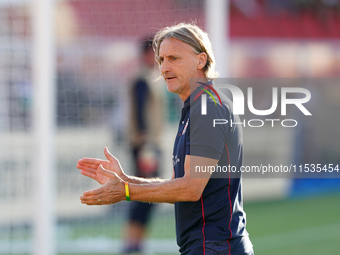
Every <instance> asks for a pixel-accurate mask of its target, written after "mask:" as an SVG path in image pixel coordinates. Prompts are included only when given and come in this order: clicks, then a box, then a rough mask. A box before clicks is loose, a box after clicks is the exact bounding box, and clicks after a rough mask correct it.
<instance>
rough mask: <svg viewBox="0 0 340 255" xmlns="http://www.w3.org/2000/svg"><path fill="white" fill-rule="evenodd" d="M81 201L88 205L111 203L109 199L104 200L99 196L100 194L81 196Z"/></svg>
mask: <svg viewBox="0 0 340 255" xmlns="http://www.w3.org/2000/svg"><path fill="white" fill-rule="evenodd" d="M80 202H81V203H82V204H86V205H106V204H109V203H108V202H107V201H105V200H103V198H98V196H96V197H94V196H93V197H84V196H81V197H80Z"/></svg>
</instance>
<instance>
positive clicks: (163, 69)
mask: <svg viewBox="0 0 340 255" xmlns="http://www.w3.org/2000/svg"><path fill="white" fill-rule="evenodd" d="M168 72H170V66H169V65H168V63H167V61H165V60H164V61H163V63H162V64H161V73H162V75H163V77H164V76H165V75H166V73H168Z"/></svg>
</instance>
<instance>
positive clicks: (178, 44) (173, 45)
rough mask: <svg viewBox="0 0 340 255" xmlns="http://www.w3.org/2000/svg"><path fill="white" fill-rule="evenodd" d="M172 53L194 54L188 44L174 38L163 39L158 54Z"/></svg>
mask: <svg viewBox="0 0 340 255" xmlns="http://www.w3.org/2000/svg"><path fill="white" fill-rule="evenodd" d="M173 54H194V51H193V49H192V48H191V46H190V45H189V44H186V43H184V42H182V41H180V40H177V39H175V38H168V39H165V40H164V41H163V42H162V43H161V45H160V47H159V56H160V57H161V56H162V57H163V56H166V55H173Z"/></svg>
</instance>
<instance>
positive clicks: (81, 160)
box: [78, 158, 102, 165]
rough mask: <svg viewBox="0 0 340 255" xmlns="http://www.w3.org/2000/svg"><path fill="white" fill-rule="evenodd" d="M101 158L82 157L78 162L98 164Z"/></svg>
mask: <svg viewBox="0 0 340 255" xmlns="http://www.w3.org/2000/svg"><path fill="white" fill-rule="evenodd" d="M101 161H102V160H101V159H99V158H82V159H79V160H78V162H82V163H83V164H95V165H99V164H100V162H101Z"/></svg>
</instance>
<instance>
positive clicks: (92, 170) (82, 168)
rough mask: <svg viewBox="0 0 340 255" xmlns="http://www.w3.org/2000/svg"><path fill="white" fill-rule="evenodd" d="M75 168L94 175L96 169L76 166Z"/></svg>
mask: <svg viewBox="0 0 340 255" xmlns="http://www.w3.org/2000/svg"><path fill="white" fill-rule="evenodd" d="M77 168H78V169H80V170H84V171H87V172H91V173H96V169H97V168H92V167H87V166H83V165H77Z"/></svg>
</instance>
